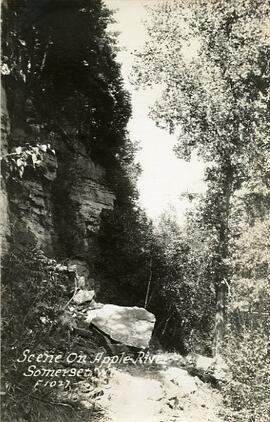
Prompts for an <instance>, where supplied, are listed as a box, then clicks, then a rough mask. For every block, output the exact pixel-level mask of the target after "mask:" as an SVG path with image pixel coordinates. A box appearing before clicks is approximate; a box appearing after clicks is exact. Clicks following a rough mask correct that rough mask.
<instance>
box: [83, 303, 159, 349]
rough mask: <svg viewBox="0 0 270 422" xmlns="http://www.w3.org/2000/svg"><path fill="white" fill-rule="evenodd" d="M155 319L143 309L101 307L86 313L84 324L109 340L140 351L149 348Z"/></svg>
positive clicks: (112, 306) (115, 306) (116, 306)
mask: <svg viewBox="0 0 270 422" xmlns="http://www.w3.org/2000/svg"><path fill="white" fill-rule="evenodd" d="M155 321H156V318H155V316H154V315H153V314H151V313H150V312H148V311H147V310H146V309H144V308H138V307H136V306H135V307H126V306H118V305H102V306H101V307H99V308H98V309H91V310H89V311H88V312H87V317H86V322H87V323H88V324H93V325H94V326H95V327H97V328H98V329H99V330H101V331H103V332H104V333H105V334H107V335H108V336H109V337H111V339H113V340H115V341H117V342H120V343H122V344H125V345H127V346H133V347H137V348H140V349H145V348H147V347H148V346H149V341H150V339H151V336H152V332H153V328H154V325H155Z"/></svg>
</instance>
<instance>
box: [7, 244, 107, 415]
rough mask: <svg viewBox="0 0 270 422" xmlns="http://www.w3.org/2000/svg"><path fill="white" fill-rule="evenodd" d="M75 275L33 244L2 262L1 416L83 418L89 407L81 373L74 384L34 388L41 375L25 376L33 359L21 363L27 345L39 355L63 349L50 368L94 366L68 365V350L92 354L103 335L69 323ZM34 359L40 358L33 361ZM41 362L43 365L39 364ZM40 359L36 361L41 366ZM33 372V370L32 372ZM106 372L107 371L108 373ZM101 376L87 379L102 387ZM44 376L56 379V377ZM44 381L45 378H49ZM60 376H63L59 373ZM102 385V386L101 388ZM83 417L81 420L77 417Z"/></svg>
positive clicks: (12, 251)
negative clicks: (84, 334) (78, 330)
mask: <svg viewBox="0 0 270 422" xmlns="http://www.w3.org/2000/svg"><path fill="white" fill-rule="evenodd" d="M73 289H74V280H73V279H72V278H71V277H70V274H69V273H68V272H67V271H66V270H65V267H64V266H63V265H62V266H61V265H57V263H56V261H54V260H52V259H48V258H47V257H46V256H45V255H44V253H43V252H42V251H41V250H39V249H38V248H37V247H36V246H35V245H33V244H31V243H29V242H28V244H27V245H24V246H23V247H21V246H17V245H13V246H11V247H10V250H9V253H8V255H6V256H5V257H4V259H3V262H2V391H3V392H4V396H3V400H2V420H3V421H5V422H6V421H20V422H23V421H28V422H34V421H35V422H37V421H39V422H41V421H48V422H49V421H50V420H52V419H56V420H59V421H62V420H63V421H66V420H72V422H74V421H76V420H81V419H80V418H81V417H82V415H83V414H84V413H85V412H87V418H89V410H86V409H84V407H83V405H82V403H81V400H80V399H81V397H80V392H78V391H77V390H78V381H80V379H81V378H80V377H79V376H77V375H75V376H74V378H72V379H71V384H70V385H69V386H67V385H66V383H65V381H66V378H68V377H66V378H60V379H61V380H63V385H62V386H60V387H59V385H58V384H57V386H56V387H55V388H51V387H50V385H47V386H46V385H45V383H44V384H42V385H41V386H39V387H38V388H37V389H35V388H34V385H35V381H36V380H37V378H33V377H32V376H28V377H26V376H24V375H23V374H24V372H27V369H28V366H29V365H31V364H30V363H29V362H26V361H25V362H18V361H17V359H18V358H20V359H21V358H22V356H23V351H24V350H26V349H29V350H30V352H31V353H34V354H35V355H36V356H37V355H38V354H42V353H45V352H47V353H48V354H49V355H54V356H57V355H58V354H61V355H62V356H63V359H62V361H61V362H60V363H55V362H52V363H49V364H46V365H45V368H46V369H63V368H66V367H67V366H68V365H70V366H72V367H75V369H80V368H85V369H90V370H91V369H92V367H91V365H89V363H88V364H87V363H85V365H84V364H83V363H79V362H75V363H72V364H68V363H67V361H66V359H65V357H66V356H67V355H68V354H69V353H74V352H75V353H77V354H79V353H83V354H84V355H86V354H88V356H89V357H90V358H91V359H92V356H93V355H95V354H96V352H97V349H98V346H99V339H98V338H95V334H94V333H92V332H91V331H90V330H89V333H88V334H89V337H90V338H87V339H84V338H82V337H81V336H80V335H78V334H76V331H75V330H74V329H73V328H74V327H71V325H70V324H71V323H73V324H75V325H76V323H75V322H74V320H73V319H72V317H70V315H71V314H70V311H69V307H68V306H66V305H67V304H68V302H69V300H70V298H71V297H72V295H73ZM32 363H34V364H36V361H34V362H32ZM40 366H44V365H43V364H40ZM38 367H39V364H37V368H38ZM28 373H29V372H28ZM106 376H107V375H106ZM98 377H99V375H97V376H96V375H94V376H90V378H84V381H87V383H90V384H92V385H93V384H95V383H96V384H95V385H94V388H93V387H91V388H92V390H93V394H94V393H95V391H96V390H95V387H97V386H98V382H99V380H98ZM46 380H49V381H53V380H54V378H47V379H46ZM46 380H45V381H46ZM55 380H57V381H58V380H59V378H57V377H56V378H55ZM99 390H100V389H99ZM76 415H77V416H78V418H79V419H77V416H76Z"/></svg>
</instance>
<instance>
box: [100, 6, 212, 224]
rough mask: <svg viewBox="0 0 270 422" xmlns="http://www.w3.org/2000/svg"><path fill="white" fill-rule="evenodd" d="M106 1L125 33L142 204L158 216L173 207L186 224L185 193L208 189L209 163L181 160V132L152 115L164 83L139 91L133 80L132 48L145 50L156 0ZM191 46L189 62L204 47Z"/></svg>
mask: <svg viewBox="0 0 270 422" xmlns="http://www.w3.org/2000/svg"><path fill="white" fill-rule="evenodd" d="M105 3H106V5H107V6H108V7H109V8H110V9H118V11H116V13H115V14H114V19H115V20H116V21H117V23H116V24H115V25H113V28H112V29H113V30H116V31H120V35H119V38H118V40H119V45H120V47H121V48H122V51H121V52H120V53H119V54H118V60H119V62H120V63H121V65H122V75H123V78H124V81H125V86H126V89H127V90H128V91H129V92H130V93H131V100H132V108H133V115H132V118H131V119H130V122H129V126H128V129H129V132H130V136H131V139H132V140H134V141H139V144H140V151H139V152H138V154H137V160H138V161H139V163H140V164H141V167H142V170H143V172H142V175H141V177H140V179H139V182H138V189H139V192H140V204H141V206H142V207H144V208H145V209H146V211H147V213H148V215H149V216H150V217H151V218H153V219H156V218H158V217H159V216H160V214H161V213H162V212H163V211H164V210H165V209H167V208H169V207H170V206H172V207H173V208H174V209H175V211H176V214H177V216H178V218H179V222H181V221H182V220H183V217H184V212H185V210H186V208H187V207H188V206H189V204H188V202H187V201H186V200H183V199H181V197H180V195H181V193H183V192H192V193H193V192H202V191H204V183H203V181H202V178H203V170H204V165H203V163H201V162H198V161H197V160H196V159H192V160H191V161H190V162H189V163H187V162H185V161H184V160H180V159H178V158H177V157H176V156H175V153H174V152H173V146H174V145H175V144H176V143H177V139H176V136H173V135H169V133H168V132H167V131H165V130H164V129H161V128H158V127H157V126H156V125H155V123H154V121H153V120H152V119H150V118H149V116H148V113H149V107H150V105H153V103H154V102H155V101H156V99H157V98H158V96H159V95H160V93H161V89H160V87H158V86H157V87H155V88H154V89H139V90H135V88H134V87H133V86H132V85H131V84H130V82H129V75H130V72H131V71H132V64H133V60H134V58H133V55H132V52H133V51H134V50H140V49H142V48H143V44H144V42H145V39H146V31H145V28H144V25H143V21H144V20H145V19H146V16H147V14H146V9H145V7H144V5H146V4H151V3H152V0H145V1H144V0H106V1H105ZM192 44H193V47H194V49H191V50H192V51H190V49H189V46H188V45H187V46H185V49H184V51H183V53H184V55H185V57H186V58H187V61H188V60H191V59H192V57H193V56H194V51H195V54H196V50H197V48H199V45H198V43H197V40H192Z"/></svg>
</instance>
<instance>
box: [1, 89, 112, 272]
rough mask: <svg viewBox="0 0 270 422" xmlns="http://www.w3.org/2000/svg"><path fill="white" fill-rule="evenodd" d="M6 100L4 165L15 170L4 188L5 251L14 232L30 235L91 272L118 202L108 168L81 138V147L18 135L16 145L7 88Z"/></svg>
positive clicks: (52, 253)
mask: <svg viewBox="0 0 270 422" xmlns="http://www.w3.org/2000/svg"><path fill="white" fill-rule="evenodd" d="M2 100H3V101H2V156H3V157H4V159H3V166H2V167H3V170H5V163H7V162H8V166H7V167H8V168H9V171H8V175H7V176H6V177H4V178H3V180H2V182H3V183H2V190H1V207H2V211H1V239H2V247H3V250H7V248H8V243H9V235H10V234H12V237H13V238H14V236H15V237H16V236H17V240H18V241H20V242H23V239H24V238H25V237H26V238H29V236H30V237H33V238H34V239H35V241H36V242H37V245H38V246H39V247H40V248H42V249H43V250H44V251H45V252H46V254H47V255H49V256H53V257H58V258H60V259H65V258H69V259H70V260H71V262H73V263H74V262H77V264H78V263H80V265H79V266H80V267H81V270H79V271H87V269H86V268H85V267H86V265H85V264H84V263H85V262H87V264H89V263H90V262H91V253H92V252H93V248H94V238H95V234H96V233H97V232H98V229H99V224H100V214H101V212H102V210H103V209H113V205H114V199H115V196H114V194H113V192H111V191H110V189H109V188H108V187H107V186H106V181H105V176H106V170H105V169H104V168H103V167H102V166H100V165H99V164H98V163H94V162H93V160H92V159H91V157H90V156H89V155H88V154H87V152H86V150H85V148H84V146H83V145H80V144H79V142H78V143H77V144H76V148H74V147H73V148H70V147H69V146H68V144H65V142H63V140H61V139H56V140H54V141H53V143H52V144H51V145H48V144H43V143H36V144H32V142H31V138H30V139H29V143H28V142H26V141H27V139H25V136H24V139H22V145H18V140H17V139H16V145H17V146H16V147H15V146H12V145H14V142H13V140H14V138H15V136H16V134H17V133H18V128H16V133H15V131H14V130H13V129H12V125H10V119H9V114H8V109H7V103H6V98H5V92H4V90H3V95H2ZM21 133H22V132H21ZM22 138H23V136H22ZM72 260H73V261H72ZM82 267H84V269H82Z"/></svg>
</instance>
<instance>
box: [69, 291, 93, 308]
mask: <svg viewBox="0 0 270 422" xmlns="http://www.w3.org/2000/svg"><path fill="white" fill-rule="evenodd" d="M94 296H95V291H94V290H78V291H77V292H76V293H75V295H74V297H73V302H75V303H76V304H77V305H82V304H83V303H85V302H91V300H92V299H93V298H94Z"/></svg>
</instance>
